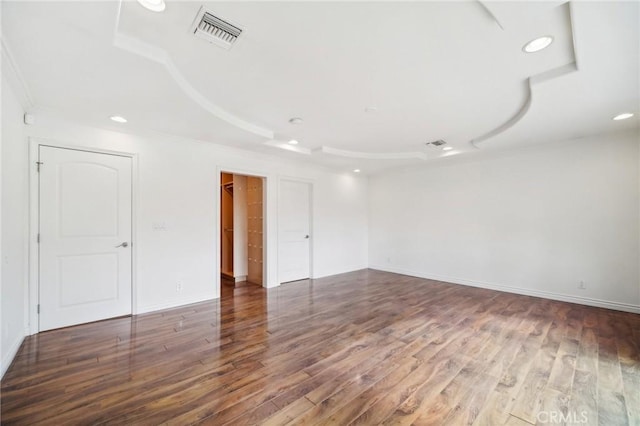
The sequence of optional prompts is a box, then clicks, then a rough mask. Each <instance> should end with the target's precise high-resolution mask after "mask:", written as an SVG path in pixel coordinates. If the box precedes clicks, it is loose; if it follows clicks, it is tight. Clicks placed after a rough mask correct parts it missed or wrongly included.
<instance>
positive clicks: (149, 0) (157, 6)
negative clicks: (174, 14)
mask: <svg viewBox="0 0 640 426" xmlns="http://www.w3.org/2000/svg"><path fill="white" fill-rule="evenodd" d="M138 3H140V5H141V6H142V7H144V8H145V9H149V10H151V11H153V12H162V11H163V10H164V8H165V7H166V6H167V5H166V4H165V3H164V0H138Z"/></svg>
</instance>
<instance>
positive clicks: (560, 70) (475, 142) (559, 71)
mask: <svg viewBox="0 0 640 426" xmlns="http://www.w3.org/2000/svg"><path fill="white" fill-rule="evenodd" d="M479 3H480V4H482V6H483V7H484V8H485V9H486V10H487V11H488V12H489V13H490V14H491V16H493V17H494V19H495V20H496V22H497V23H498V25H499V26H500V28H502V25H500V22H498V19H497V18H496V17H495V16H494V15H493V13H492V12H491V10H490V9H489V8H488V7H487V6H486V5H485V4H484V2H483V1H481V0H479ZM569 25H570V26H571V46H572V47H573V62H571V63H569V64H566V65H562V66H559V67H556V68H553V69H550V70H547V71H544V72H541V73H539V74H536V75H533V76H531V77H529V78H527V80H526V82H525V84H526V89H527V99H526V100H525V101H524V104H523V105H522V106H521V107H520V109H519V110H518V111H517V112H516V114H515V115H514V116H513V117H511V118H509V119H508V120H507V121H506V122H504V123H503V124H501V125H500V126H498V127H496V128H495V129H493V130H491V131H489V132H487V133H485V134H484V135H482V136H479V137H477V138H474V139H472V140H471V141H470V143H471V145H472V146H473V147H475V148H480V147H481V145H482V144H483V143H485V142H487V141H488V140H489V139H491V138H493V137H494V136H497V135H499V134H500V133H503V132H505V131H506V130H508V129H509V128H511V127H513V126H515V125H516V124H517V123H518V122H519V121H520V120H522V118H523V117H524V116H525V115H526V114H527V112H529V109H530V108H531V103H532V101H533V90H534V89H533V86H534V85H537V84H539V83H542V82H544V81H548V80H551V79H554V78H558V77H561V76H563V75H565V74H569V73H571V72H575V71H578V52H577V50H576V32H575V19H574V13H573V3H572V2H569Z"/></svg>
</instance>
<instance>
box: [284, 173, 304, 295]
mask: <svg viewBox="0 0 640 426" xmlns="http://www.w3.org/2000/svg"><path fill="white" fill-rule="evenodd" d="M310 222H311V185H310V184H308V183H306V182H298V181H292V180H281V181H280V188H279V204H278V246H279V249H278V281H279V282H281V283H283V282H289V281H297V280H302V279H305V278H309V276H310V270H311V268H310V265H311V260H310V252H311V245H310V242H311V232H310Z"/></svg>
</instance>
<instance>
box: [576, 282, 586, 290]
mask: <svg viewBox="0 0 640 426" xmlns="http://www.w3.org/2000/svg"><path fill="white" fill-rule="evenodd" d="M578 288H579V289H580V290H586V289H587V285H586V284H585V283H584V281H580V284H578Z"/></svg>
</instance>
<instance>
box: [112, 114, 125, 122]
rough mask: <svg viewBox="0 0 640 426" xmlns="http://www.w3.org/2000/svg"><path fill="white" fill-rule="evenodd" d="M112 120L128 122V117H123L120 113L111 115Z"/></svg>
mask: <svg viewBox="0 0 640 426" xmlns="http://www.w3.org/2000/svg"><path fill="white" fill-rule="evenodd" d="M109 118H110V119H111V120H113V121H115V122H116V123H126V122H127V119H126V118H124V117H121V116H119V115H112V116H111V117H109Z"/></svg>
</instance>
